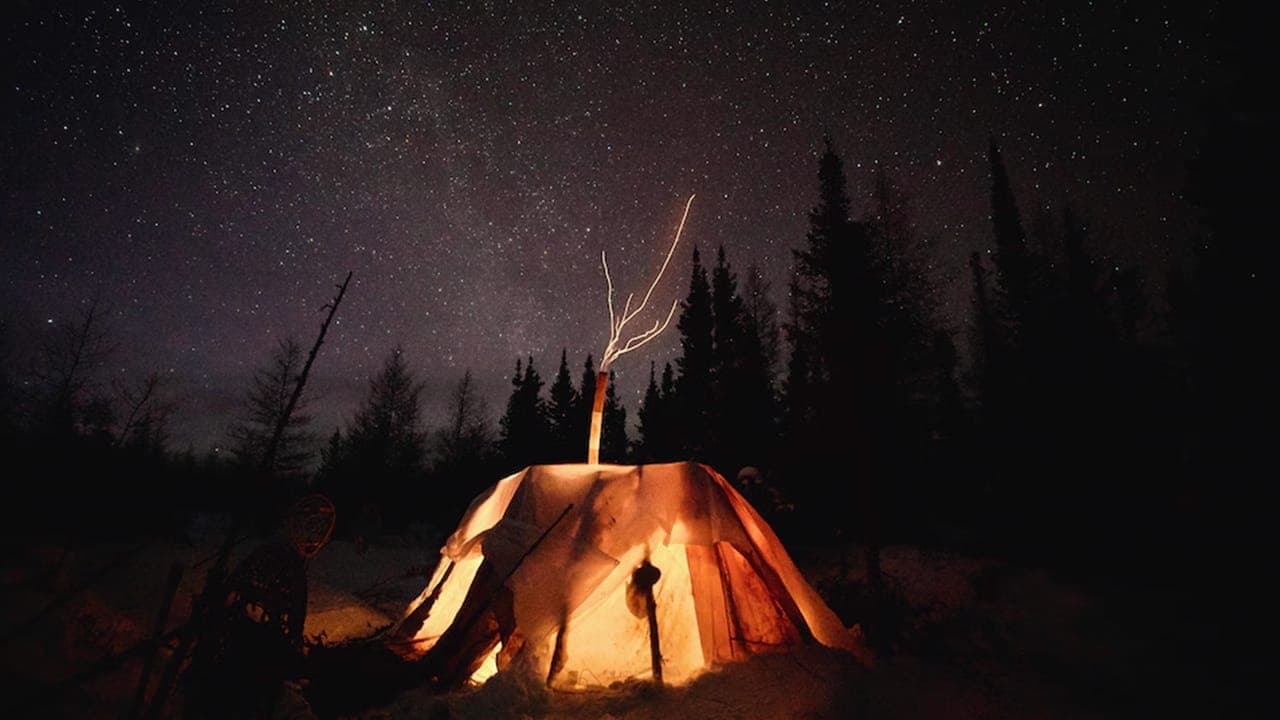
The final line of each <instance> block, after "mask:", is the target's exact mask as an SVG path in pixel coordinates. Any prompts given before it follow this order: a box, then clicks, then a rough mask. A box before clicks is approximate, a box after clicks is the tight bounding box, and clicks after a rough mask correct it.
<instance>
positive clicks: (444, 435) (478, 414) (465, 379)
mask: <svg viewBox="0 0 1280 720" xmlns="http://www.w3.org/2000/svg"><path fill="white" fill-rule="evenodd" d="M448 409H449V415H448V417H447V418H446V421H445V426H444V427H442V428H441V429H440V430H438V431H437V432H436V434H435V438H434V442H433V449H434V451H435V463H434V465H433V467H432V470H431V474H432V476H433V477H434V482H433V483H432V484H431V487H432V488H433V490H434V493H433V495H432V498H433V499H432V501H431V502H429V503H428V504H427V507H425V508H424V509H423V510H424V512H425V513H426V515H427V518H428V519H430V520H432V521H433V522H435V523H437V524H439V525H441V526H443V527H449V525H450V524H451V523H454V522H456V521H457V519H458V518H459V517H460V516H461V515H462V513H463V511H465V510H466V506H467V504H468V503H470V502H471V499H472V498H473V497H475V495H476V494H478V493H479V492H481V491H482V490H484V489H485V488H486V487H487V486H488V485H489V484H491V483H492V482H493V480H494V477H495V476H496V475H497V474H498V473H499V472H500V468H499V467H498V465H497V463H496V462H495V460H496V458H495V457H494V443H495V440H496V436H495V433H494V430H493V427H492V426H491V425H490V420H489V409H488V406H487V403H486V402H485V400H484V397H482V396H481V395H480V393H479V392H478V391H477V389H476V386H475V382H474V381H473V380H472V377H471V370H470V369H468V370H466V372H464V373H463V375H462V378H461V379H460V380H458V383H457V385H455V386H454V389H453V394H452V395H450V398H449V408H448Z"/></svg>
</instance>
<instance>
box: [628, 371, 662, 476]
mask: <svg viewBox="0 0 1280 720" xmlns="http://www.w3.org/2000/svg"><path fill="white" fill-rule="evenodd" d="M654 367H655V366H654V363H653V362H652V361H650V362H649V384H648V385H646V386H645V388H644V398H642V399H641V400H640V409H639V410H637V411H636V419H637V423H636V433H637V435H636V439H635V441H634V442H635V446H634V448H633V450H632V454H633V455H634V456H635V459H636V462H639V463H651V462H658V458H661V457H662V453H661V450H660V447H659V443H660V440H659V438H660V437H661V435H662V427H661V425H662V417H661V407H660V406H661V405H662V394H661V393H660V392H659V390H658V378H657V375H655V374H654V372H655V371H654Z"/></svg>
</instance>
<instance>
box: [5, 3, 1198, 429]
mask: <svg viewBox="0 0 1280 720" xmlns="http://www.w3.org/2000/svg"><path fill="white" fill-rule="evenodd" d="M470 5H471V6H470V7H468V4H462V3H458V4H454V3H425V2H417V3H410V2H404V3H396V2H382V3H370V4H364V3H356V2H314V3H303V2H298V3H278V2H233V3H226V4H221V3H185V2H151V3H138V2H126V3H102V4H98V3H83V4H80V3H75V4H69V3H45V2H17V3H7V4H6V8H5V10H4V11H3V13H4V22H3V28H4V29H3V33H4V45H5V48H6V49H5V51H4V52H5V53H6V59H5V62H4V67H5V77H6V79H5V83H4V87H3V93H4V94H3V109H2V110H0V112H3V118H4V127H3V129H4V133H3V161H2V165H3V168H2V170H0V172H2V173H3V175H2V176H3V207H2V208H0V211H2V212H3V246H2V248H0V262H2V263H3V264H2V267H3V284H2V285H0V293H2V294H3V295H2V297H0V300H2V301H3V307H4V312H5V318H6V321H7V324H8V326H9V329H8V333H9V336H10V338H15V339H16V340H17V344H18V345H20V346H22V347H26V346H28V345H29V343H30V338H31V337H32V334H33V333H37V334H38V333H40V332H45V331H47V330H48V328H49V327H50V326H56V325H57V324H58V323H61V322H67V321H68V320H69V318H71V317H73V316H74V313H75V311H76V308H78V307H83V306H84V304H85V303H88V302H91V301H93V300H94V299H97V300H98V302H99V303H101V305H102V306H103V307H106V308H108V309H109V310H110V316H109V317H110V321H111V327H112V332H113V334H114V336H115V337H116V338H118V339H119V350H118V352H117V353H116V356H115V357H114V359H113V361H112V364H111V365H110V366H109V367H108V368H105V371H106V372H107V373H108V374H110V373H115V374H123V375H129V374H140V373H143V372H146V371H149V370H153V369H154V370H161V371H163V372H165V373H166V374H167V375H168V376H169V377H170V379H171V387H172V388H173V389H174V392H175V393H176V395H177V397H178V398H179V399H180V400H181V401H182V405H181V411H180V413H179V414H178V416H176V417H175V420H174V428H173V430H174V435H175V440H176V441H177V442H178V443H188V442H190V443H194V444H195V445H196V446H197V447H207V446H211V445H215V444H217V443H218V442H221V441H222V439H223V435H222V434H221V431H222V427H223V426H224V425H225V423H226V422H227V421H228V419H229V416H230V413H233V412H234V411H235V409H236V405H237V402H238V397H240V396H241V395H242V394H243V392H244V390H245V388H246V383H247V377H248V375H249V373H250V372H251V371H252V369H253V368H254V367H257V366H259V365H262V364H263V363H265V361H266V359H267V357H268V355H269V354H270V352H271V350H272V347H273V346H274V344H275V342H276V341H277V340H278V339H280V338H283V337H285V336H289V335H292V336H294V337H297V338H298V339H299V340H300V341H301V342H302V344H303V345H304V346H309V345H310V343H311V342H312V340H313V339H314V335H315V332H316V330H317V328H318V325H319V322H320V320H321V319H322V317H323V315H322V311H321V309H322V306H323V305H324V304H325V303H326V302H327V301H328V300H329V299H330V298H331V296H332V295H333V292H334V290H335V284H336V283H339V282H341V280H342V278H343V277H344V276H345V275H346V273H347V272H348V271H351V272H352V273H353V279H352V284H351V287H350V289H349V291H348V293H347V296H346V299H345V300H344V301H343V304H342V306H341V308H340V311H339V313H338V317H337V320H336V323H335V325H334V327H333V328H332V330H331V332H330V334H329V337H328V341H327V343H326V345H325V347H324V348H323V350H322V352H321V355H320V357H319V359H318V360H317V363H316V367H315V370H314V376H313V377H314V380H313V383H312V385H311V386H310V388H309V391H313V397H312V409H313V412H314V414H315V416H316V419H317V423H316V424H317V426H318V427H317V429H318V430H320V431H321V432H322V434H323V433H327V432H328V431H330V430H331V429H332V428H333V427H334V426H336V425H338V424H339V423H341V422H342V421H343V420H344V419H345V418H346V417H348V416H349V415H350V413H351V411H352V410H353V409H354V408H355V406H356V404H357V403H358V402H359V400H360V399H361V397H362V395H363V392H364V388H365V384H366V382H367V379H368V377H369V376H370V375H371V374H372V373H373V372H375V371H376V370H377V368H378V366H379V365H380V363H381V361H382V359H383V358H384V357H385V355H386V354H387V353H388V352H389V350H390V349H391V348H392V347H394V346H395V345H397V344H399V345H401V346H402V347H403V348H404V350H405V352H406V355H407V357H408V358H409V361H410V364H411V366H412V367H413V368H414V370H415V371H416V372H417V373H418V375H419V377H420V378H421V379H422V380H424V381H426V383H427V390H426V393H425V395H424V400H425V404H426V410H427V413H426V414H427V418H428V420H429V421H437V420H438V419H439V418H440V417H441V410H440V406H441V404H442V401H443V398H444V396H445V395H446V394H447V392H448V390H449V388H450V386H451V385H452V384H453V383H454V382H456V381H457V379H458V378H459V377H461V375H462V373H463V372H464V370H465V369H468V368H470V369H471V370H472V371H473V373H474V374H475V376H476V379H477V381H478V382H480V384H481V385H482V387H484V388H485V389H486V393H487V394H488V396H489V397H490V404H491V408H490V409H491V416H492V417H493V418H494V419H496V417H497V415H498V414H499V412H500V411H501V405H502V403H503V402H504V400H505V397H506V393H507V391H508V389H509V385H508V384H507V381H508V378H509V377H510V373H511V371H512V369H513V368H514V365H515V362H516V359H517V358H518V357H527V356H529V355H532V356H533V357H534V359H535V362H536V363H537V366H538V368H539V370H540V372H541V373H542V375H543V377H544V378H546V379H547V380H548V381H549V380H550V379H551V377H552V375H553V374H554V371H555V367H556V365H557V363H558V362H559V356H560V351H561V349H562V348H563V349H565V350H566V351H567V353H568V356H569V359H570V363H571V364H572V367H573V374H574V377H575V379H576V378H577V377H578V376H579V375H580V369H581V364H582V360H583V359H584V358H585V356H586V355H587V354H588V353H590V354H592V355H593V356H594V357H596V358H597V360H598V358H599V354H600V352H601V351H602V350H603V348H604V343H605V342H606V341H607V339H608V335H607V333H608V315H607V309H606V306H605V303H604V293H605V286H604V279H603V275H602V272H601V268H600V254H601V251H602V250H603V251H606V252H607V253H608V257H609V262H610V269H611V271H612V273H613V277H614V281H615V283H616V284H617V285H618V286H619V289H620V291H626V290H629V289H634V290H641V291H642V290H643V288H644V287H645V286H646V284H647V283H648V281H649V279H650V278H651V275H652V272H653V271H654V270H655V269H656V267H657V266H658V265H659V264H660V263H661V260H662V256H663V254H664V253H665V251H666V249H667V243H668V241H669V239H670V237H671V232H672V230H673V229H674V226H675V224H676V222H677V221H678V219H679V214H680V211H681V210H682V207H683V202H684V200H685V198H687V197H688V196H689V195H690V194H695V193H696V194H697V200H696V201H695V203H694V206H693V208H692V210H691V212H690V216H689V224H688V227H687V229H686V234H685V239H684V240H683V241H682V245H683V247H682V249H681V251H680V252H679V254H678V256H677V259H676V261H675V262H673V267H672V271H671V274H670V276H669V277H668V278H666V279H665V280H664V282H663V284H662V285H661V286H660V287H659V288H658V290H657V291H656V292H655V294H654V301H653V302H654V304H655V306H656V307H660V308H666V307H669V306H670V304H671V302H672V300H674V299H675V298H677V297H683V295H684V293H685V292H686V291H687V288H688V267H689V252H690V251H691V249H692V248H693V247H695V246H696V247H698V248H699V249H700V250H701V251H702V253H703V257H704V262H707V261H710V260H711V259H712V258H714V251H715V248H716V247H718V246H721V245H723V246H724V248H725V251H726V253H727V256H728V259H729V261H730V263H731V264H732V266H733V267H734V269H735V270H737V271H738V272H739V273H740V274H741V273H743V272H744V271H745V269H746V268H747V267H748V266H749V265H751V264H757V265H759V267H760V268H761V269H762V270H763V271H764V273H765V275H766V277H767V278H769V279H770V280H771V281H772V282H773V300H774V302H775V303H776V304H777V305H779V306H780V307H785V304H786V303H785V296H784V290H785V287H786V281H787V276H788V273H789V271H790V267H791V251H792V249H794V248H798V247H800V246H801V244H802V243H803V242H804V233H805V229H806V227H807V218H806V213H807V211H808V210H809V208H810V207H811V206H812V205H813V203H814V202H815V201H816V192H817V190H816V171H817V161H816V158H817V154H818V152H820V150H821V148H822V146H823V145H822V143H823V136H824V133H829V134H830V136H831V137H832V139H833V141H834V144H835V146H836V149H837V150H838V151H839V152H840V153H841V155H842V156H843V157H844V159H845V161H846V168H847V171H848V173H849V176H850V182H851V187H852V189H853V191H854V194H855V203H854V204H855V210H859V209H861V208H864V207H865V202H864V201H863V198H864V197H865V196H866V193H867V191H868V190H869V188H870V178H871V174H870V173H871V171H872V169H873V168H874V167H875V166H876V165H880V166H883V167H884V168H885V169H886V170H887V172H888V173H889V175H890V176H891V177H892V178H894V179H895V180H896V181H897V182H898V184H899V185H901V186H902V187H903V188H904V189H905V190H906V191H907V192H908V193H909V195H910V198H911V203H912V207H913V210H914V217H915V220H916V223H917V232H918V234H919V235H920V237H921V238H922V239H924V240H926V241H927V242H928V243H929V245H930V247H932V248H933V253H934V255H933V258H932V262H931V265H932V271H933V273H934V275H935V279H936V280H937V281H938V282H939V284H940V285H941V286H943V287H944V288H948V290H947V291H946V292H944V294H943V295H944V297H945V298H947V300H946V308H945V309H946V310H947V311H948V312H949V315H948V317H949V318H950V319H951V320H952V321H953V322H955V323H958V322H961V321H962V319H963V302H962V300H961V299H959V298H961V296H962V294H963V288H964V287H965V285H966V283H967V278H966V277H965V274H964V273H965V270H964V267H965V266H964V259H965V258H966V257H967V256H968V254H969V252H970V251H972V250H977V249H981V248H983V247H985V244H986V243H988V242H989V241H988V235H989V225H988V221H987V195H986V193H987V182H988V181H987V169H986V154H985V153H986V148H987V138H988V136H994V137H996V138H997V139H998V141H999V142H1000V143H1001V146H1002V148H1003V151H1004V155H1005V159H1006V162H1007V164H1008V166H1009V169H1010V174H1011V176H1012V178H1013V182H1014V184H1015V190H1016V191H1017V192H1018V195H1019V201H1020V203H1022V205H1023V207H1024V209H1025V212H1026V214H1027V215H1028V216H1031V215H1033V214H1034V210H1035V209H1036V208H1040V207H1044V206H1053V207H1058V206H1060V205H1061V203H1063V202H1068V201H1069V202H1070V203H1072V204H1073V205H1074V206H1075V207H1077V208H1078V210H1079V211H1080V212H1081V213H1082V214H1084V215H1085V216H1086V217H1089V218H1090V219H1092V221H1093V222H1094V225H1095V228H1096V231H1095V236H1094V237H1095V240H1096V241H1097V242H1099V243H1100V244H1105V246H1106V249H1107V251H1108V252H1114V253H1116V254H1117V255H1118V256H1120V257H1123V258H1125V259H1128V260H1132V261H1135V262H1142V263H1145V264H1146V265H1148V266H1149V267H1150V268H1151V273H1152V274H1153V275H1155V274H1158V273H1160V272H1161V269H1160V267H1161V265H1162V264H1163V263H1166V262H1168V260H1169V258H1170V255H1171V254H1172V253H1174V252H1175V249H1174V248H1175V247H1176V244H1177V241H1178V240H1179V239H1180V238H1182V237H1184V236H1185V234H1186V227H1187V223H1188V211H1187V208H1186V205H1185V203H1184V202H1182V201H1181V199H1180V194H1181V193H1182V191H1183V182H1184V176H1185V172H1184V164H1185V162H1186V160H1187V158H1188V157H1189V155H1190V153H1191V151H1192V150H1193V149H1194V142H1195V129H1196V122H1197V120H1196V113H1197V111H1198V109H1199V108H1198V106H1197V105H1198V102H1199V100H1200V98H1201V97H1202V96H1203V94H1204V92H1205V91H1206V88H1208V87H1209V86H1210V84H1211V83H1212V81H1213V78H1214V74H1215V72H1216V67H1217V66H1216V64H1215V62H1214V60H1213V59H1212V56H1211V54H1210V47H1211V41H1212V36H1211V33H1212V31H1213V30H1212V29H1213V27H1214V21H1215V19H1216V15H1215V12H1216V11H1215V9H1214V6H1213V5H1212V4H1197V6H1196V7H1195V8H1189V9H1185V10H1177V11H1173V10H1168V9H1165V10H1159V11H1157V10H1154V9H1152V8H1151V7H1149V5H1150V4H1145V3H1143V4H1129V3H1123V2H1121V3H1097V4H1094V6H1093V7H1089V6H1088V4H1084V3H1071V4H1070V5H1072V6H1073V8H1072V9H1069V10H1060V9H1045V8H1042V7H1040V6H1041V5H1042V4H1040V3H1026V4H1025V5H1022V4H1017V3H1014V4H1003V3H1002V4H991V5H988V6H986V7H981V6H979V7H976V8H975V7H970V8H968V9H965V8H959V7H956V6H958V5H965V4H964V3H951V2H917V3H902V4H900V5H899V4H896V3H878V4H874V5H869V4H865V3H832V6H839V8H841V9H832V8H825V9H823V8H821V6H820V5H819V4H818V3H808V2H803V3H758V4H748V3H740V4H726V5H721V6H713V5H709V4H701V3H689V4H685V6H684V7H675V6H674V5H675V4H668V3H652V4H649V3H615V4H597V3H590V4H567V3H565V4H552V5H548V6H541V4H538V3H501V2H489V3H473V4H470ZM1044 5H1052V4H1044ZM219 6H221V7H219ZM533 6H541V9H539V8H538V7H533ZM602 6H603V7H602ZM1074 6H1082V7H1074ZM677 348H678V335H677V334H676V333H675V332H674V330H671V331H668V333H667V334H666V335H664V336H663V337H661V338H660V339H659V340H658V341H656V342H654V343H653V344H651V345H649V346H646V347H645V348H643V349H642V350H640V351H637V352H635V353H633V354H630V355H628V356H627V357H625V358H624V359H622V360H620V361H619V363H618V365H617V366H616V370H617V372H618V376H619V381H620V382H621V384H622V387H623V390H624V401H625V402H626V404H627V405H628V407H629V409H630V411H631V412H632V417H633V418H634V411H635V408H636V407H637V405H638V401H639V394H640V393H641V391H642V390H643V386H644V384H645V382H646V381H647V377H648V369H649V363H650V362H651V361H652V362H656V363H658V365H659V367H661V364H662V363H664V362H666V361H669V360H674V358H675V356H676V352H677V350H676V349H677Z"/></svg>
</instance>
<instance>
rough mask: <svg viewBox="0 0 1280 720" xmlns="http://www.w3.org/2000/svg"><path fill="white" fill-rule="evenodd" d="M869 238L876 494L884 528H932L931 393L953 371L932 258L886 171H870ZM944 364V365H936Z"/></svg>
mask: <svg viewBox="0 0 1280 720" xmlns="http://www.w3.org/2000/svg"><path fill="white" fill-rule="evenodd" d="M867 224H868V229H869V241H870V244H871V261H870V267H869V273H870V278H871V280H872V282H873V283H875V284H876V285H878V286H879V288H880V290H879V292H877V293H876V294H875V295H873V296H871V297H869V298H868V300H869V301H870V303H871V307H870V308H869V312H870V314H871V317H872V322H873V324H874V326H875V335H876V336H877V341H876V345H877V346H878V347H877V348H876V349H875V350H874V352H875V353H877V354H879V355H880V358H879V359H878V360H873V361H872V364H871V367H872V368H878V369H879V375H878V380H877V382H878V383H879V387H877V388H876V389H875V390H874V392H873V394H872V395H871V397H877V396H878V397H879V399H880V406H879V407H880V409H879V411H878V412H877V415H878V418H877V422H876V423H875V430H874V431H873V437H874V438H875V443H876V451H875V455H876V456H877V457H878V458H879V467H878V470H877V476H878V477H879V483H880V485H881V487H882V488H884V490H885V492H883V493H881V495H882V502H881V503H880V517H882V518H884V520H885V521H886V523H887V525H888V527H887V529H886V532H893V533H896V534H902V533H907V534H910V535H911V536H913V537H919V535H918V533H921V532H931V528H932V526H933V525H934V524H935V519H936V517H937V515H938V513H940V512H942V511H944V510H945V509H946V506H945V505H944V504H943V503H942V500H941V498H940V495H941V493H942V492H943V487H942V486H943V484H945V483H948V482H951V480H949V479H944V478H943V477H940V476H939V475H938V474H937V473H936V472H933V469H932V466H933V463H934V462H935V460H934V458H933V456H934V454H935V453H936V452H938V450H939V445H938V444H937V443H935V442H934V438H936V437H937V436H939V435H940V434H943V433H947V432H951V430H950V429H948V428H942V427H940V426H938V425H937V424H936V423H937V422H939V421H941V419H942V418H943V415H942V413H941V412H940V408H939V407H938V403H939V402H941V398H940V397H939V396H938V395H937V394H936V392H935V391H936V390H937V389H938V388H937V383H938V382H939V381H940V380H941V378H942V376H945V375H948V374H951V373H954V371H955V366H954V353H950V354H949V353H948V352H947V351H946V348H945V347H939V345H938V343H937V340H938V338H937V331H938V330H944V331H945V328H943V325H942V323H941V321H940V315H939V311H938V307H937V296H938V292H937V289H936V288H935V284H934V283H935V280H934V277H933V274H932V267H933V264H934V258H932V257H931V256H930V248H929V247H928V244H927V242H926V241H925V240H924V239H923V238H922V237H920V236H919V235H918V233H917V231H916V229H915V224H914V220H913V218H912V213H911V209H910V202H909V199H908V197H907V195H906V194H905V193H904V192H903V191H902V190H901V189H900V188H899V187H898V186H897V185H896V183H894V181H893V180H892V178H891V177H890V176H889V173H888V171H886V170H885V169H884V167H883V166H878V167H877V168H876V171H875V175H874V190H873V193H872V212H871V217H870V219H869V221H868V223H867ZM940 364H947V366H946V367H939V365H940Z"/></svg>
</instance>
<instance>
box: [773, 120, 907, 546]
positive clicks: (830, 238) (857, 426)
mask: <svg viewBox="0 0 1280 720" xmlns="http://www.w3.org/2000/svg"><path fill="white" fill-rule="evenodd" d="M809 225H810V228H809V231H808V233H807V235H806V242H805V245H804V247H803V248H802V249H799V250H796V251H795V283H794V285H793V293H794V294H793V298H792V300H793V302H794V303H795V304H794V308H793V310H794V316H793V322H792V324H791V327H790V328H789V339H790V341H791V344H792V347H791V350H792V358H791V368H790V371H789V373H788V391H789V392H793V393H796V394H794V395H789V397H788V402H789V403H790V404H792V406H793V408H794V409H793V411H792V412H790V413H789V417H790V418H792V419H793V420H802V419H804V416H805V415H806V414H808V413H812V414H811V415H809V418H807V419H808V422H807V423H806V424H805V425H803V426H801V427H792V428H790V435H791V437H792V438H793V439H795V438H798V439H800V443H799V445H798V446H793V447H791V448H790V449H789V457H788V461H787V464H786V467H787V472H788V475H789V477H787V492H788V494H790V495H791V496H792V497H794V498H795V499H796V505H797V512H798V513H800V514H801V516H802V518H803V526H804V527H805V528H806V529H808V530H810V531H812V532H815V533H817V534H819V535H821V536H825V537H824V539H827V540H830V539H832V538H833V537H834V536H835V535H845V534H847V533H850V532H853V531H855V530H857V531H861V532H862V534H864V535H865V534H866V533H869V532H872V524H873V523H875V522H878V519H877V518H876V517H875V512H876V510H874V509H873V506H874V505H875V498H874V495H873V488H874V487H875V482H876V478H875V473H876V458H874V457H872V453H873V452H874V449H875V443H874V439H873V432H874V429H875V427H876V423H877V422H879V421H880V418H879V417H877V415H878V411H880V410H882V409H883V401H882V398H881V397H880V395H879V393H880V392H882V391H883V390H884V387H883V385H882V384H881V383H883V377H882V375H883V372H884V368H883V366H882V364H881V362H880V361H881V360H882V359H884V358H883V357H882V350H881V348H880V344H881V338H880V335H879V332H878V329H877V327H876V320H877V317H876V315H875V309H876V308H875V300H876V297H877V292H878V291H879V289H880V288H879V285H878V283H877V281H876V280H875V279H873V277H872V254H871V245H870V237H869V236H870V231H869V228H868V227H867V225H866V224H863V223H858V222H855V221H854V220H852V219H851V216H850V202H849V195H848V190H847V180H846V178H845V174H844V163H843V161H842V160H841V159H840V157H839V156H838V155H837V154H836V152H835V150H834V149H833V148H832V146H831V141H830V138H827V139H826V147H825V149H824V151H823V153H822V154H821V157H820V158H819V162H818V202H817V204H816V205H815V206H814V208H813V209H812V210H811V211H810V212H809ZM801 404H805V405H808V408H798V407H796V406H798V405H801ZM831 467H844V468H847V473H845V475H846V476H847V478H848V479H847V480H846V482H848V483H849V487H848V488H847V489H846V490H845V492H850V493H851V495H852V505H853V507H855V508H857V509H858V510H859V513H858V515H857V516H856V517H850V515H849V514H848V513H846V512H844V511H843V509H837V508H836V507H835V506H834V505H833V504H832V503H830V502H829V501H828V499H827V498H829V496H830V493H831V492H832V487H831V485H830V483H829V482H827V481H826V477H827V470H826V469H827V468H831Z"/></svg>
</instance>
